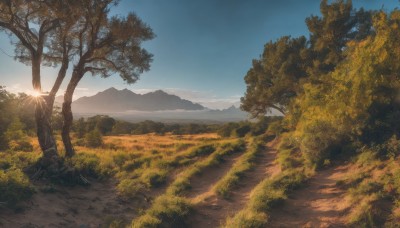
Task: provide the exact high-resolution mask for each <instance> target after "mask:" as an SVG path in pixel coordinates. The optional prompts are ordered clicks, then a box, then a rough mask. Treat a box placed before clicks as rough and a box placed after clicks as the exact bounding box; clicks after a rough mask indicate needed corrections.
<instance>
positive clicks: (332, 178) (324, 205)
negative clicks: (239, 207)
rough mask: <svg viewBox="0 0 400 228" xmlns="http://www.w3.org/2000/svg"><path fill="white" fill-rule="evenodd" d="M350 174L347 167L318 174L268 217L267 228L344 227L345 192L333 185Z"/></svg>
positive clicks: (330, 169)
mask: <svg viewBox="0 0 400 228" xmlns="http://www.w3.org/2000/svg"><path fill="white" fill-rule="evenodd" d="M349 170H350V165H344V166H338V167H334V168H329V169H327V170H323V171H320V172H319V173H318V174H316V175H315V176H314V177H313V178H311V180H309V182H308V183H307V186H306V187H304V188H302V189H300V190H297V191H295V192H293V194H291V196H290V197H289V199H287V200H286V201H285V203H284V205H283V206H282V207H280V208H275V209H274V210H272V211H271V213H270V223H269V224H268V226H269V227H288V228H289V227H290V228H291V227H345V225H344V224H345V221H344V217H345V214H346V209H347V207H348V204H347V202H346V200H345V199H344V193H345V191H344V190H342V189H340V188H339V187H337V186H336V182H337V181H338V180H340V179H341V178H343V177H344V175H345V174H346V173H348V172H349Z"/></svg>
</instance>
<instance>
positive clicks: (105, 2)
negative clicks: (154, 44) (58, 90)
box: [62, 0, 154, 157]
mask: <svg viewBox="0 0 400 228" xmlns="http://www.w3.org/2000/svg"><path fill="white" fill-rule="evenodd" d="M117 2H118V1H115V0H82V1H78V5H79V10H80V12H81V14H80V17H79V18H78V20H77V21H78V23H77V24H78V25H79V27H78V28H77V29H76V33H74V35H71V36H69V37H68V40H70V43H73V44H74V49H75V50H76V52H75V53H74V54H75V55H74V58H71V61H72V60H74V63H73V65H74V69H73V72H72V75H71V79H70V81H69V83H68V86H67V89H66V92H65V95H64V103H63V106H62V114H63V117H64V125H63V129H62V139H63V143H64V147H65V150H66V155H67V156H69V157H71V156H73V155H74V154H75V151H74V148H73V146H72V143H71V138H70V130H71V126H72V123H73V116H72V110H71V103H72V96H73V94H74V91H75V88H76V87H77V85H78V83H79V82H80V80H81V79H82V78H83V77H84V75H86V74H87V73H91V74H92V75H99V76H101V77H109V76H111V75H112V74H114V73H117V74H119V75H120V76H121V78H122V79H123V80H124V81H126V82H127V83H128V84H131V83H134V82H135V81H136V80H137V79H138V78H139V75H140V74H141V73H142V72H143V71H145V70H148V69H149V67H150V62H151V58H152V55H151V54H149V53H148V52H147V51H146V50H145V49H143V48H141V47H140V45H141V43H142V42H143V41H146V40H149V39H152V38H153V37H154V34H153V32H152V30H151V29H150V28H149V27H148V26H147V25H146V24H144V23H143V22H142V21H141V20H140V19H139V18H138V17H137V16H136V15H135V14H133V13H130V14H129V15H128V16H127V17H124V18H121V17H117V16H114V17H111V18H109V10H110V7H111V6H112V5H115V4H117Z"/></svg>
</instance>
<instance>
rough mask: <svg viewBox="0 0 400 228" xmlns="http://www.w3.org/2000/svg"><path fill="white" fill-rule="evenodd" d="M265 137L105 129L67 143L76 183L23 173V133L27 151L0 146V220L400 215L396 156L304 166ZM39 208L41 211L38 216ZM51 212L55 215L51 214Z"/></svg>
mask: <svg viewBox="0 0 400 228" xmlns="http://www.w3.org/2000/svg"><path fill="white" fill-rule="evenodd" d="M75 140H76V139H75ZM271 140H272V138H271V137H265V136H260V137H245V138H221V137H219V136H218V135H217V134H198V135H171V134H165V135H155V134H146V135H130V136H106V137H104V139H103V142H104V143H103V145H102V146H101V147H98V148H88V147H84V146H76V147H75V149H76V150H77V155H76V156H74V157H73V158H72V159H65V163H66V164H68V165H69V166H70V167H74V168H75V169H76V170H78V171H79V172H80V173H81V174H82V175H83V176H84V177H87V178H88V179H89V180H90V181H91V185H90V186H87V187H83V188H82V187H80V186H76V185H75V186H71V184H70V183H51V182H49V181H46V180H40V181H35V180H32V179H31V178H29V177H28V176H27V175H26V174H25V172H24V169H25V168H26V167H29V166H30V165H31V164H34V163H35V161H36V160H37V159H38V158H40V152H39V149H38V145H37V143H36V142H34V141H35V140H34V139H32V141H33V142H34V148H35V151H34V152H13V151H6V152H2V153H0V191H1V193H2V194H0V226H4V227H14V226H15V225H16V224H19V225H21V226H22V225H27V224H34V225H36V226H44V227H46V226H50V225H54V224H58V225H59V226H82V225H85V226H86V225H88V226H89V225H95V226H102V227H205V226H207V227H265V226H269V225H270V226H272V227H274V226H283V227H290V226H291V225H295V226H297V225H299V224H305V223H304V221H309V222H308V223H307V224H309V225H310V226H314V225H315V226H319V225H324V224H327V223H324V222H325V221H322V220H316V219H315V218H316V217H317V216H319V215H321V213H322V214H323V211H324V210H325V209H326V208H330V213H327V214H323V218H324V219H326V222H330V223H331V222H336V223H337V224H342V225H345V226H365V227H369V226H371V227H375V226H378V227H379V226H380V225H381V224H385V225H387V226H388V227H395V224H396V223H397V221H398V218H399V214H400V213H399V212H398V211H399V206H398V205H399V203H398V202H399V201H398V194H399V193H398V192H399V189H400V188H399V183H400V181H399V173H400V172H399V168H398V167H399V166H398V159H396V157H395V156H393V157H389V158H384V159H382V158H379V153H378V152H377V151H374V150H371V149H366V150H365V151H362V153H360V154H358V155H356V156H354V157H353V158H351V159H348V160H349V163H347V164H339V165H332V164H327V165H326V167H325V168H324V169H322V170H315V169H312V168H307V167H306V166H304V165H303V163H304V159H302V157H301V156H299V155H298V151H297V150H296V149H295V148H293V147H292V144H291V141H290V140H287V138H286V139H285V137H281V138H278V139H275V140H273V141H271ZM60 144H61V143H60ZM60 148H61V147H60ZM61 150H62V148H61ZM292 194H293V195H294V196H297V198H296V197H295V198H293V197H292V196H291V195H292ZM335 194H336V195H335ZM338 197H340V199H342V198H343V200H338ZM47 205H57V206H47ZM310 205H317V206H310ZM325 207H326V208H325ZM315 208H321V209H320V210H321V211H319V209H315ZM324 208H325V209H324ZM332 208H334V209H332ZM338 208H339V209H340V210H339V209H338ZM342 210H346V211H348V213H345V214H343V213H342V212H341V211H342ZM43 213H45V214H48V217H46V219H40V218H41V214H43ZM292 213H303V214H304V215H301V216H300V215H299V216H292ZM60 216H61V217H63V221H64V222H59V223H57V221H58V220H59V219H60ZM21 221H22V223H21ZM65 221H67V222H65Z"/></svg>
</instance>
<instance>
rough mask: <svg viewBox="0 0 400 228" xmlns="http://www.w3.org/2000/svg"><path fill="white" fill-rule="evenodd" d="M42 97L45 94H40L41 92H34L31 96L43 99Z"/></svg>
mask: <svg viewBox="0 0 400 228" xmlns="http://www.w3.org/2000/svg"><path fill="white" fill-rule="evenodd" d="M42 95H43V94H42V93H40V92H39V91H34V92H33V93H32V94H31V96H32V97H34V98H38V97H41V96H42Z"/></svg>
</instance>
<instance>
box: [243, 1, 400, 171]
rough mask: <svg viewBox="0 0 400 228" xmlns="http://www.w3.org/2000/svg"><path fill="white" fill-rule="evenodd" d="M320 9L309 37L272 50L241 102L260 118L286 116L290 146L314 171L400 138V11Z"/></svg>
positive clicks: (334, 5)
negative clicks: (327, 161) (335, 159)
mask: <svg viewBox="0 0 400 228" xmlns="http://www.w3.org/2000/svg"><path fill="white" fill-rule="evenodd" d="M320 11H321V16H310V17H308V18H306V20H305V21H306V24H307V27H308V30H309V36H308V37H305V36H302V37H298V38H292V37H289V36H285V37H281V38H279V39H278V40H276V41H271V42H268V43H267V44H265V46H264V51H263V54H262V55H261V56H260V58H259V59H255V60H253V65H252V67H251V68H250V70H249V71H248V73H247V74H246V76H245V82H246V84H247V90H246V93H245V95H244V97H243V98H242V99H241V102H242V104H241V108H242V109H243V110H245V111H248V112H250V113H251V114H252V115H253V116H263V115H265V113H267V112H269V111H270V110H271V109H277V110H279V111H280V112H282V114H283V115H284V119H283V122H282V123H283V125H282V126H283V127H284V130H285V131H287V132H288V133H287V134H285V138H286V139H287V140H286V141H287V142H290V143H289V144H290V145H289V146H290V147H297V148H300V149H301V151H302V153H303V156H304V158H305V159H306V161H307V162H308V163H309V164H310V165H321V164H322V163H323V161H324V160H325V159H329V158H331V157H332V156H336V155H337V154H340V153H344V152H345V151H349V150H350V151H353V152H356V151H357V150H359V149H360V148H362V146H363V145H364V146H367V147H375V146H376V145H387V144H388V143H389V142H390V141H391V140H397V138H398V136H399V133H400V124H399V121H398V120H399V118H400V102H399V101H400V100H399V91H400V80H399V79H400V75H399V72H400V71H399V67H400V65H399V62H400V61H399V60H400V51H399V50H400V42H399V41H400V30H399V27H400V11H399V10H398V9H394V10H393V11H391V12H385V11H383V10H377V11H371V10H369V11H365V10H363V9H354V8H353V6H352V2H351V1H343V0H338V1H333V2H331V3H330V4H329V3H328V1H327V0H323V1H321V5H320ZM389 144H390V143H389ZM382 148H383V149H382ZM381 149H382V150H383V151H385V150H387V148H386V149H385V146H382V147H381Z"/></svg>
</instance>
